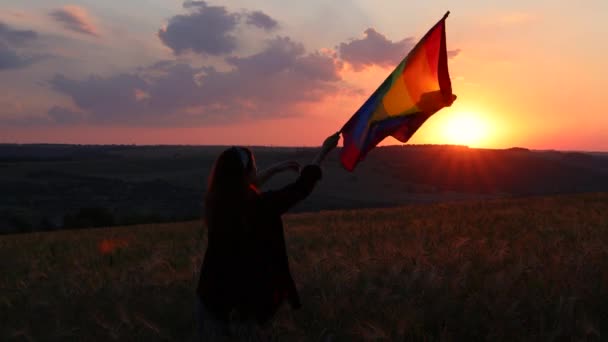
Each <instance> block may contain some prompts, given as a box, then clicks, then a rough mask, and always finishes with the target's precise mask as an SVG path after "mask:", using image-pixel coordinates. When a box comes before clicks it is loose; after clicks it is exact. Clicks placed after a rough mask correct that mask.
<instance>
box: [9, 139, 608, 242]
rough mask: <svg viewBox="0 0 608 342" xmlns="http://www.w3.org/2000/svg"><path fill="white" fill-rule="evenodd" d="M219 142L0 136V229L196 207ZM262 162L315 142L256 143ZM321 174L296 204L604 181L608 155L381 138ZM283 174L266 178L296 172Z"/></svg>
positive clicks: (427, 197)
mask: <svg viewBox="0 0 608 342" xmlns="http://www.w3.org/2000/svg"><path fill="white" fill-rule="evenodd" d="M224 148H225V147H221V146H218V147H213V146H210V147H207V146H121V145H115V146H112V145H106V146H104V145H100V146H96V145H90V146H86V145H82V146H81V145H52V144H44V145H11V144H4V145H0V188H2V189H4V191H2V192H0V214H1V215H0V232H2V233H15V232H31V231H41V230H47V231H48V230H56V229H63V228H70V229H71V228H86V227H91V226H111V225H125V224H139V223H155V222H175V221H182V220H193V219H198V218H200V217H201V213H202V200H203V196H204V192H205V189H206V183H207V177H208V175H209V172H210V169H211V166H212V164H213V160H214V159H215V158H216V157H217V155H218V154H219V153H220V152H221V151H222V150H223V149H224ZM252 150H253V152H254V155H255V158H256V161H257V163H258V167H259V168H260V169H263V168H264V167H267V166H270V165H271V164H274V163H277V162H280V161H285V160H295V161H298V162H299V163H300V164H302V165H305V164H306V163H309V162H310V161H312V159H313V157H314V155H315V154H316V152H317V149H313V148H280V147H252ZM323 170H324V175H323V180H322V181H321V182H320V184H319V186H318V187H317V188H316V189H315V191H314V192H313V194H312V195H311V196H310V197H309V198H308V199H307V200H306V201H303V202H302V203H300V204H299V205H298V206H297V207H296V208H294V209H293V211H294V212H318V211H321V210H336V209H353V208H379V207H391V206H398V205H403V204H411V203H429V202H438V201H446V200H466V199H485V198H505V197H518V196H530V195H552V194H566V193H581V192H601V191H608V155H605V154H599V153H595V154H593V153H582V152H558V151H530V150H527V149H523V148H513V149H506V150H492V149H473V148H467V147H462V146H447V145H444V146H441V145H439V146H434V145H420V146H386V147H380V148H378V149H376V150H374V151H372V152H371V153H370V154H369V155H368V157H367V159H366V162H365V163H362V164H361V165H360V166H359V167H358V168H357V170H356V171H355V172H353V173H349V172H347V171H345V170H344V169H343V168H342V167H341V165H340V163H339V162H338V153H333V154H331V155H330V156H329V157H328V160H327V161H326V162H325V164H324V167H323ZM295 177H296V175H295V174H293V173H292V174H280V175H278V176H277V177H276V178H275V179H272V180H271V182H270V183H269V184H268V185H267V186H265V187H264V189H273V188H278V187H281V186H282V185H285V184H287V183H288V182H290V181H293V180H295Z"/></svg>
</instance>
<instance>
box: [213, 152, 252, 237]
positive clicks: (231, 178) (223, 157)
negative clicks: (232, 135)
mask: <svg viewBox="0 0 608 342" xmlns="http://www.w3.org/2000/svg"><path fill="white" fill-rule="evenodd" d="M245 159H246V161H245ZM252 168H253V154H252V153H251V151H250V150H249V149H247V148H244V147H231V148H229V149H227V150H225V151H224V152H222V153H221V154H220V155H219V157H218V158H217V159H216V161H215V163H214V165H213V169H212V170H211V174H210V175H209V179H208V185H207V193H206V194H205V210H204V218H205V223H206V224H207V228H208V229H209V232H211V231H213V230H216V229H231V228H236V227H237V226H239V225H240V223H242V220H243V217H244V215H245V211H246V209H247V208H246V206H247V199H248V196H249V193H250V192H251V191H252V188H251V184H250V180H249V174H250V173H251V172H252Z"/></svg>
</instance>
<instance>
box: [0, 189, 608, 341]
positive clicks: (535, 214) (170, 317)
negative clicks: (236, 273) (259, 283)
mask: <svg viewBox="0 0 608 342" xmlns="http://www.w3.org/2000/svg"><path fill="white" fill-rule="evenodd" d="M284 221H285V229H286V239H287V249H288V254H289V257H290V265H291V270H292V273H293V276H294V279H295V281H296V284H297V286H298V288H299V291H300V295H301V297H302V302H303V308H302V309H300V310H298V311H292V310H291V309H289V308H288V307H286V306H285V307H283V308H282V309H281V310H280V311H279V312H278V314H277V316H276V319H275V320H274V321H273V323H272V325H271V327H270V329H271V331H272V335H273V338H274V339H275V340H277V341H319V340H332V341H358V340H365V341H465V340H466V341H477V340H489V341H539V340H542V341H563V340H565V341H571V340H607V339H608V271H607V270H608V193H596V194H584V195H568V196H554V197H536V198H521V199H507V200H486V201H466V202H453V203H443V204H425V205H410V206H403V207H399V208H391V209H364V210H353V211H327V212H320V213H310V214H297V215H296V214H294V215H286V216H285V218H284ZM204 248H205V231H204V227H203V226H202V224H201V222H200V221H193V222H181V223H171V224H155V225H140V226H127V227H116V228H105V229H88V230H78V231H60V232H49V233H32V234H24V235H5V236H0V269H1V270H2V272H1V274H0V290H1V291H0V322H2V323H1V324H0V340H2V341H12V340H15V341H44V340H83V341H85V340H86V341H90V340H99V341H111V340H124V341H152V340H165V341H184V340H192V339H194V337H195V327H194V318H193V312H194V298H195V297H194V289H195V287H196V281H197V280H198V270H199V267H200V263H201V259H202V256H203V253H204Z"/></svg>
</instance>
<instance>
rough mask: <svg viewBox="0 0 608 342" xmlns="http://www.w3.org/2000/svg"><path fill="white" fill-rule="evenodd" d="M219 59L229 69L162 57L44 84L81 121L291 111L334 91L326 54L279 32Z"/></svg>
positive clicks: (150, 121)
mask: <svg viewBox="0 0 608 342" xmlns="http://www.w3.org/2000/svg"><path fill="white" fill-rule="evenodd" d="M226 62H227V63H228V64H229V65H230V66H232V69H231V70H228V71H219V70H217V69H215V68H213V67H202V68H195V67H192V66H191V65H189V64H186V63H180V62H175V61H162V62H158V63H156V64H154V65H151V66H147V67H142V68H138V69H137V70H135V71H133V72H131V73H127V74H119V75H113V76H109V77H100V76H90V77H89V78H86V79H83V80H73V79H68V78H66V77H65V76H63V75H56V76H55V77H54V78H53V79H51V81H50V85H51V87H52V89H53V90H55V91H57V92H59V93H62V94H64V95H67V96H69V97H70V98H71V99H72V102H73V103H74V105H75V106H76V107H77V108H78V111H79V112H80V111H82V112H84V113H87V116H86V118H87V120H88V121H89V122H96V123H125V124H130V125H138V126H149V125H159V124H162V125H172V126H181V125H188V124H197V123H199V124H200V123H230V122H234V121H235V120H237V121H238V120H244V119H247V118H250V119H251V118H255V119H259V118H270V117H287V116H294V115H298V114H299V113H297V111H296V110H295V109H294V108H296V107H297V106H298V105H299V104H303V103H310V102H315V101H318V100H321V99H323V98H324V97H326V96H328V95H329V94H332V93H335V92H336V91H337V90H338V89H339V82H340V80H341V79H340V76H339V73H338V71H339V68H340V64H339V62H337V61H336V60H335V58H334V57H333V56H329V55H325V54H321V53H318V52H317V53H307V52H306V51H305V49H304V47H303V46H302V45H301V44H299V43H297V42H294V41H293V40H291V39H290V38H287V37H277V38H275V39H272V40H270V41H268V42H267V44H266V48H265V49H264V50H263V51H261V52H259V53H257V54H253V55H250V56H246V57H230V58H227V59H226ZM53 112H54V113H56V115H55V116H56V117H59V118H60V119H67V120H68V121H69V119H70V115H62V114H59V113H62V112H63V110H61V111H60V110H59V109H55V110H53ZM70 114H71V113H70ZM74 117H77V118H79V119H80V118H82V115H78V116H74Z"/></svg>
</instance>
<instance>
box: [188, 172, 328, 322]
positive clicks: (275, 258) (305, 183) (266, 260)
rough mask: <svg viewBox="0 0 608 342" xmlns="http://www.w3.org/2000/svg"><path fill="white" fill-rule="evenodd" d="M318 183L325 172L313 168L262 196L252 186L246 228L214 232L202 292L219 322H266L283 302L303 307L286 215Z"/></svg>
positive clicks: (246, 213)
mask: <svg viewBox="0 0 608 342" xmlns="http://www.w3.org/2000/svg"><path fill="white" fill-rule="evenodd" d="M319 179H321V169H320V168H319V167H318V166H316V165H308V166H306V167H304V169H303V170H302V172H301V173H300V176H299V177H298V179H297V180H296V181H295V182H293V183H291V184H289V185H287V186H285V187H283V188H282V189H279V190H275V191H268V192H262V193H260V192H258V191H257V190H255V189H253V188H252V189H251V191H250V193H249V194H248V195H249V196H248V200H247V202H246V206H247V208H245V210H244V216H245V217H244V222H245V224H246V226H247V228H246V229H244V230H237V231H238V233H235V231H234V230H231V229H214V230H209V234H208V244H207V250H206V252H205V258H204V260H203V264H202V266H201V271H200V278H199V283H198V288H197V293H198V295H199V296H200V298H201V300H202V301H203V303H204V304H205V306H206V307H207V308H208V309H209V311H211V312H212V313H214V314H215V315H216V318H218V319H222V320H228V319H256V320H257V321H258V322H259V323H261V324H262V323H264V322H266V321H267V320H268V319H270V318H271V317H272V316H273V315H274V313H275V312H276V311H277V309H278V308H279V306H280V305H281V304H282V303H283V301H284V300H287V301H288V302H289V303H290V304H291V306H292V307H293V308H299V307H300V306H301V304H300V298H299V296H298V291H297V290H296V287H295V283H294V281H293V279H292V277H291V274H290V271H289V263H288V260H287V252H286V249H285V238H284V233H283V222H282V220H281V215H282V214H283V213H285V212H286V211H287V210H289V208H291V207H292V206H294V205H295V204H296V203H298V202H299V201H301V200H303V199H304V198H306V197H307V196H308V195H309V194H310V193H311V191H312V189H313V188H314V186H315V184H316V182H317V181H318V180H319ZM235 221H238V220H235ZM220 228H222V227H220Z"/></svg>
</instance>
